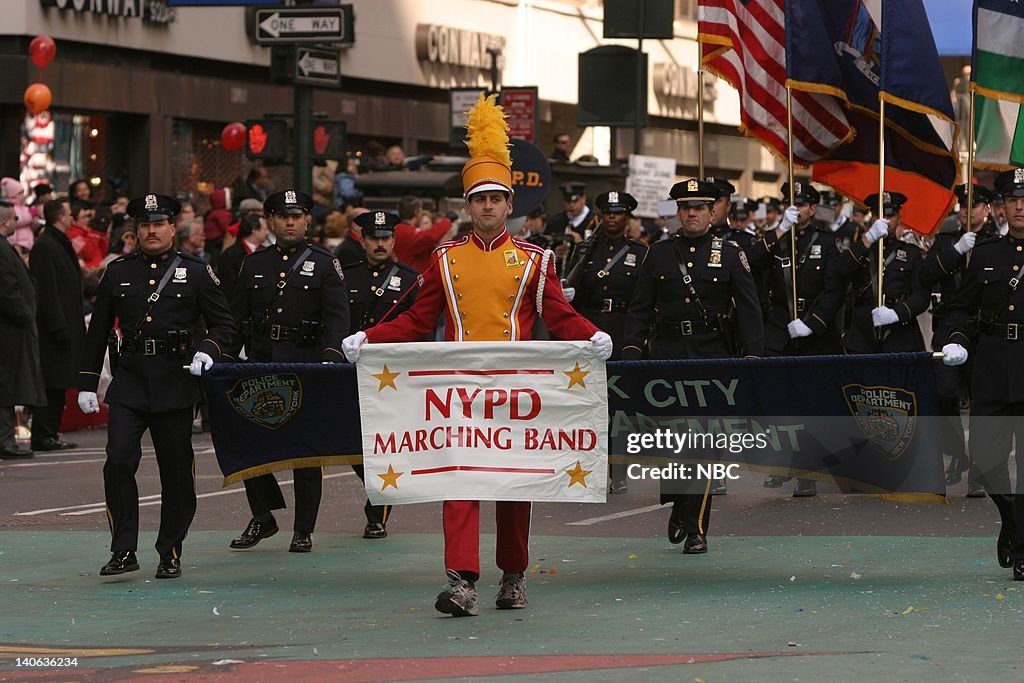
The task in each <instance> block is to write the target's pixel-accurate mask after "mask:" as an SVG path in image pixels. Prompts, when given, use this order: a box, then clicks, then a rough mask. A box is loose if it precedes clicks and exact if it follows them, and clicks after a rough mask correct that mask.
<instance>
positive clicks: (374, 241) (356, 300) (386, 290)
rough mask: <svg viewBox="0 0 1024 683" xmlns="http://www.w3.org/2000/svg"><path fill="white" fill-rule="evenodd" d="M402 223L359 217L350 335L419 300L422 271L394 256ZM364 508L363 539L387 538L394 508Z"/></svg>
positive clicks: (351, 272)
mask: <svg viewBox="0 0 1024 683" xmlns="http://www.w3.org/2000/svg"><path fill="white" fill-rule="evenodd" d="M398 222H399V221H398V216H396V215H395V214H393V213H388V212H386V211H370V212H368V213H364V214H361V215H360V216H357V217H356V219H355V223H356V225H358V226H359V227H360V228H362V233H363V246H364V247H365V250H366V258H365V260H363V261H360V262H359V263H353V264H351V265H348V266H345V268H344V272H345V282H346V283H347V284H348V305H349V311H350V312H351V323H352V324H351V325H350V327H349V330H348V334H354V333H356V332H358V331H359V330H365V329H366V328H368V327H373V326H374V325H376V324H377V323H379V322H383V321H385V320H391V319H393V318H394V317H395V316H397V315H398V314H399V313H401V312H402V311H405V310H406V309H408V308H409V307H410V306H412V304H413V302H414V301H415V300H416V292H415V291H412V292H409V290H410V289H414V288H416V287H417V285H418V283H419V272H417V271H416V269H415V268H412V267H411V266H407V265H406V264H404V263H402V262H401V261H396V260H395V259H394V258H393V255H394V251H395V226H396V225H398ZM407 292H408V295H407V294H406V293H407ZM352 469H353V470H355V472H356V474H357V475H358V476H359V480H360V481H364V479H363V466H362V465H353V466H352ZM363 511H364V512H365V513H366V528H364V529H363V538H371V539H372V538H385V537H386V536H387V535H388V531H387V522H388V517H389V515H390V512H391V507H390V506H388V505H371V504H370V501H369V500H367V501H366V504H365V505H364V506H363Z"/></svg>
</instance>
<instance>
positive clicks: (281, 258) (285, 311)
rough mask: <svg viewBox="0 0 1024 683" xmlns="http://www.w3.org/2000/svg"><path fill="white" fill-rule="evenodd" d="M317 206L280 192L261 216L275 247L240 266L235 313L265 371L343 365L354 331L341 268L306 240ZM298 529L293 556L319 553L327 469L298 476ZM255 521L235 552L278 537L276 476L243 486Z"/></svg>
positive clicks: (249, 353)
mask: <svg viewBox="0 0 1024 683" xmlns="http://www.w3.org/2000/svg"><path fill="white" fill-rule="evenodd" d="M312 208H313V199H312V197H310V196H309V195H307V194H305V193H303V192H299V191H297V190H284V191H281V192H275V193H274V194H272V195H270V196H269V197H267V199H266V201H264V202H263V212H264V214H265V215H266V217H267V221H268V222H269V224H270V229H271V230H272V231H273V233H274V234H275V235H276V236H277V243H276V244H275V245H274V246H273V247H268V248H266V249H263V250H261V251H256V252H253V253H252V254H249V255H248V256H246V257H245V260H244V261H242V270H241V271H240V272H239V274H238V288H237V289H236V290H235V296H234V297H232V299H231V312H232V314H233V315H234V317H235V320H236V321H237V322H238V324H239V326H240V327H241V330H242V342H243V344H244V345H245V351H246V357H247V360H250V361H256V362H259V363H318V362H324V363H340V362H342V361H343V360H344V356H343V355H342V353H341V350H340V344H341V339H342V338H343V337H344V336H345V334H346V333H347V332H348V329H349V309H348V293H347V292H346V287H345V276H344V275H343V274H342V270H341V265H340V264H339V263H338V260H337V259H336V258H334V257H333V256H332V255H331V253H330V252H329V251H327V250H326V249H324V248H323V247H321V246H320V245H318V244H315V243H314V242H311V241H310V240H308V239H307V235H308V229H309V223H310V211H311V210H312ZM294 479H295V523H294V535H293V536H292V542H291V545H289V547H288V551H289V552H293V553H308V552H310V551H312V549H313V539H312V534H313V528H314V527H315V526H316V517H317V512H318V511H319V509H320V496H321V492H322V487H323V468H321V467H301V468H298V469H296V470H295V475H294ZM245 493H246V496H247V497H248V499H249V508H250V509H251V510H252V519H251V520H250V521H249V524H248V525H247V526H246V527H245V531H243V532H242V534H241V535H240V536H238V537H237V538H235V539H234V540H232V541H231V547H232V548H251V547H252V546H254V545H256V544H257V543H259V542H260V541H261V540H262V539H264V538H267V537H269V536H273V535H274V534H276V533H277V531H278V528H277V522H276V520H275V519H274V516H273V514H272V513H271V510H279V509H281V508H284V507H285V503H284V496H282V495H281V488H280V487H279V486H278V484H277V480H276V479H275V478H274V475H273V474H263V475H260V476H257V477H254V478H252V479H246V480H245Z"/></svg>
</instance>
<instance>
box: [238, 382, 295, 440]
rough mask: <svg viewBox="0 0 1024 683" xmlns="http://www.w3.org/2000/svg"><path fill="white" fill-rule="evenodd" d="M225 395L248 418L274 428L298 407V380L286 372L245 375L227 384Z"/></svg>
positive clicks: (268, 427)
mask: <svg viewBox="0 0 1024 683" xmlns="http://www.w3.org/2000/svg"><path fill="white" fill-rule="evenodd" d="M227 396H228V401H229V402H230V403H231V405H232V406H233V407H234V409H235V410H237V411H238V412H239V413H241V414H242V416H243V417H245V418H246V419H248V420H249V421H251V422H255V423H256V424H258V425H259V426H261V427H266V428H267V429H278V428H279V427H281V426H283V425H284V424H285V423H286V422H288V420H290V419H291V417H292V416H293V415H295V413H296V412H298V410H299V408H301V407H302V382H301V381H300V380H299V376H298V375H293V374H290V373H288V374H280V375H260V376H258V377H247V378H246V379H243V380H240V381H239V382H237V383H236V384H235V386H233V387H231V389H230V390H229V391H228V394H227Z"/></svg>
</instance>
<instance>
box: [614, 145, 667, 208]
mask: <svg viewBox="0 0 1024 683" xmlns="http://www.w3.org/2000/svg"><path fill="white" fill-rule="evenodd" d="M675 179H676V160H675V159H670V158H667V157H649V156H641V155H639V154H630V155H629V177H628V178H626V192H628V193H629V194H631V195H633V197H634V198H636V201H637V208H636V211H634V212H633V215H635V216H641V217H643V218H656V217H657V216H658V215H661V214H660V212H659V211H658V202H660V201H663V200H664V199H666V198H667V197H668V191H669V190H671V189H672V183H674V182H675ZM674 213H675V209H674V208H673V210H672V214H674Z"/></svg>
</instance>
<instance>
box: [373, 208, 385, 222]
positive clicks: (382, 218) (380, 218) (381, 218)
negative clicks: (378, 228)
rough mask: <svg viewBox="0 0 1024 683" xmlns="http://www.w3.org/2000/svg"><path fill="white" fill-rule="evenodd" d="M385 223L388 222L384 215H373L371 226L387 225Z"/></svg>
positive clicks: (379, 212)
mask: <svg viewBox="0 0 1024 683" xmlns="http://www.w3.org/2000/svg"><path fill="white" fill-rule="evenodd" d="M387 222H388V219H387V216H385V215H384V212H383V211H378V212H377V213H375V214H374V215H373V224H374V225H387Z"/></svg>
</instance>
